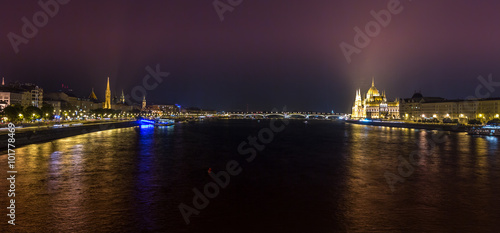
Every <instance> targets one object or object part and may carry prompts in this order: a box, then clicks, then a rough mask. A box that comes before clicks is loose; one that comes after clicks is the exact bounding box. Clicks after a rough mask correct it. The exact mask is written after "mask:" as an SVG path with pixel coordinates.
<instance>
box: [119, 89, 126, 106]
mask: <svg viewBox="0 0 500 233" xmlns="http://www.w3.org/2000/svg"><path fill="white" fill-rule="evenodd" d="M120 103H122V104H124V103H125V95H124V94H123V89H122V95H121V96H120Z"/></svg>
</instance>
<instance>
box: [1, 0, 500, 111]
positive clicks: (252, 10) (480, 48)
mask: <svg viewBox="0 0 500 233" xmlns="http://www.w3.org/2000/svg"><path fill="white" fill-rule="evenodd" d="M44 1H45V0H44ZM0 2H1V7H0V25H1V27H0V35H2V38H3V39H1V40H0V51H1V52H0V76H4V77H5V79H6V81H7V82H9V81H21V82H31V83H36V84H38V85H40V86H42V87H43V88H44V89H45V90H46V91H56V90H58V89H60V87H61V84H62V83H64V84H65V85H69V87H70V88H72V89H74V91H75V93H76V94H78V95H81V96H88V95H89V93H90V91H91V88H92V87H94V88H95V92H96V94H97V96H98V97H99V98H100V99H103V98H104V91H105V85H106V78H107V77H108V76H109V77H110V81H111V89H112V94H113V95H114V94H118V93H117V92H121V89H124V90H125V93H130V91H131V89H132V88H133V87H135V86H137V85H141V84H142V80H143V77H144V76H145V75H147V71H146V70H145V68H146V67H147V66H151V67H155V66H156V65H157V64H159V65H160V67H161V71H164V72H169V73H170V76H168V77H167V78H166V79H165V80H164V82H162V83H161V84H160V85H159V86H158V87H157V88H156V89H154V90H152V91H149V92H148V93H147V99H148V102H149V103H156V104H169V103H177V104H181V105H182V106H185V107H188V106H197V107H201V108H204V109H216V110H229V111H237V110H246V108H247V107H246V106H247V104H248V107H249V110H251V111H256V110H271V109H272V108H280V109H281V108H282V107H283V106H285V105H286V106H288V109H289V110H302V111H331V110H334V111H336V112H350V108H351V105H352V102H353V100H354V97H355V90H356V89H357V88H361V89H362V91H363V92H366V91H367V89H368V88H369V87H370V85H371V78H372V77H375V84H376V86H377V88H378V89H379V90H381V91H383V90H386V93H387V95H388V97H389V99H391V100H392V99H394V98H396V97H400V98H408V97H411V95H412V94H413V93H414V91H415V90H421V91H422V93H423V95H424V96H440V97H445V98H449V99H454V98H465V97H467V96H470V95H474V92H475V88H476V87H477V86H478V85H479V84H480V82H479V81H478V80H477V77H478V76H479V75H483V76H488V75H489V74H493V78H494V80H497V81H500V65H499V64H500V28H499V22H500V14H499V10H500V2H498V1H494V0H491V1H485V0H482V1H472V0H470V1H465V0H443V1H435V0H412V1H409V0H405V1H401V6H402V7H403V10H402V12H401V13H399V14H396V15H392V19H391V21H390V23H389V25H387V27H383V28H382V29H381V31H380V34H379V35H377V36H375V37H373V38H372V39H371V42H370V43H369V45H368V46H366V47H365V48H363V49H361V50H362V51H361V53H360V54H353V55H352V56H351V59H352V62H351V63H348V62H347V60H346V58H345V57H344V54H343V53H342V51H341V49H340V46H339V45H340V43H342V42H346V43H349V44H351V45H352V44H354V43H353V39H354V36H355V34H356V32H355V31H354V30H353V28H354V27H359V28H362V29H363V30H364V28H365V25H366V24H367V23H368V22H370V21H372V20H374V18H373V16H372V15H371V14H370V11H371V10H374V11H377V12H378V11H380V10H384V9H387V4H388V2H389V0H376V1H375V0H373V1H360V0H358V1H353V0H345V1H332V0H310V1H305V0H286V1H285V0H281V1H274V0H251V1H250V0H244V1H243V3H242V4H241V5H239V6H236V7H234V10H233V11H232V12H226V13H225V14H224V20H223V21H222V22H221V20H220V19H219V16H218V14H217V12H216V10H215V9H214V7H213V5H212V3H213V0H196V1H186V0H175V1H173V0H171V1H168V0H161V1H160V0H158V1H156V0H148V1H139V0H136V1H134V0H119V1H118V0H109V1H76V0H71V1H70V2H69V3H67V4H66V5H61V6H60V9H59V12H58V13H57V14H56V15H55V16H54V17H53V18H50V19H49V21H48V23H47V25H46V26H44V27H42V28H40V29H39V32H38V34H37V35H36V36H34V37H33V38H31V39H29V43H28V44H21V45H19V53H17V54H16V53H15V52H14V49H13V48H12V46H11V43H10V42H9V39H8V37H7V34H8V33H9V32H14V33H16V34H18V35H22V33H21V27H22V26H23V22H22V21H21V18H22V17H27V18H28V19H29V20H30V21H32V17H33V14H35V13H36V12H37V11H40V10H41V8H40V6H39V5H38V3H37V2H38V1H27V0H22V1H18V0H8V1H7V0H2V1H0ZM222 2H226V1H225V0H223V1H222ZM496 89H497V90H496V92H494V93H493V94H492V96H500V87H497V88H496Z"/></svg>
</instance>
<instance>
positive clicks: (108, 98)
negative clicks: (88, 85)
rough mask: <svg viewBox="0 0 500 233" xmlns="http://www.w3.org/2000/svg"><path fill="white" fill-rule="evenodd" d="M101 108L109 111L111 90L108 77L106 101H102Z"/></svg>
mask: <svg viewBox="0 0 500 233" xmlns="http://www.w3.org/2000/svg"><path fill="white" fill-rule="evenodd" d="M102 108H104V109H111V90H110V89H109V77H108V86H107V87H106V100H105V101H104V105H103V107H102Z"/></svg>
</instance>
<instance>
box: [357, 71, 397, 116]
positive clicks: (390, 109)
mask: <svg viewBox="0 0 500 233" xmlns="http://www.w3.org/2000/svg"><path fill="white" fill-rule="evenodd" d="M351 118H357V119H360V118H379V119H380V118H383V119H398V118H399V100H398V99H396V100H395V101H394V102H387V97H386V95H385V91H384V92H383V93H382V94H381V93H379V91H378V90H377V88H376V87H375V80H372V86H371V87H370V89H368V92H367V93H366V95H365V97H364V98H363V95H361V89H358V90H357V91H356V99H355V101H354V105H353V107H352V115H351Z"/></svg>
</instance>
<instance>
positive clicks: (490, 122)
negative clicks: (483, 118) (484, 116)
mask: <svg viewBox="0 0 500 233" xmlns="http://www.w3.org/2000/svg"><path fill="white" fill-rule="evenodd" d="M487 124H488V125H500V119H498V118H495V119H493V120H491V121H488V123H487Z"/></svg>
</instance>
